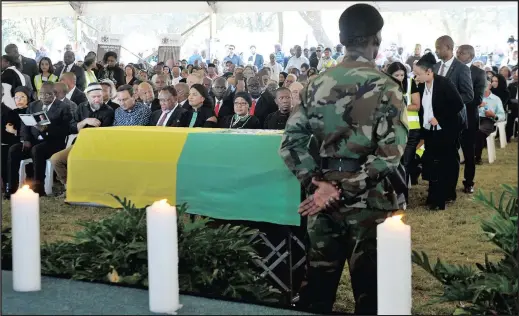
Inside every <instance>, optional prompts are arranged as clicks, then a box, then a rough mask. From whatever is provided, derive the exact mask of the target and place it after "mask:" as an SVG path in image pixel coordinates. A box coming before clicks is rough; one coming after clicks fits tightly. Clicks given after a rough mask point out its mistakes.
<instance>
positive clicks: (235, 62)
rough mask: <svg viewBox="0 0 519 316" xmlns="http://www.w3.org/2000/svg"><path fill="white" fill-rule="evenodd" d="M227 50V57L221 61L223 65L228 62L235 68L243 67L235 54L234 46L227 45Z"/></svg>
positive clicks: (241, 61)
mask: <svg viewBox="0 0 519 316" xmlns="http://www.w3.org/2000/svg"><path fill="white" fill-rule="evenodd" d="M227 50H228V51H229V55H227V56H226V57H225V58H224V59H223V63H224V64H225V63H226V62H228V61H230V62H231V63H233V65H235V66H243V60H241V58H240V56H238V55H236V54H235V50H236V47H235V46H234V45H229V46H228V47H227Z"/></svg>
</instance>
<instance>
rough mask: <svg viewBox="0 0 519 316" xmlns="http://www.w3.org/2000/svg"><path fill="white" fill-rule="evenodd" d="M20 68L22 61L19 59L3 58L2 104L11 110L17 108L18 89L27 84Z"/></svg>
mask: <svg viewBox="0 0 519 316" xmlns="http://www.w3.org/2000/svg"><path fill="white" fill-rule="evenodd" d="M18 68H20V61H19V60H18V59H17V58H14V57H11V56H7V55H3V56H2V86H3V87H4V96H3V97H2V102H3V103H5V105H7V106H8V107H9V108H11V109H15V108H16V106H15V101H14V93H15V90H16V88H18V87H23V86H24V85H25V84H26V82H25V78H24V77H23V75H22V73H21V72H20V71H19V70H18Z"/></svg>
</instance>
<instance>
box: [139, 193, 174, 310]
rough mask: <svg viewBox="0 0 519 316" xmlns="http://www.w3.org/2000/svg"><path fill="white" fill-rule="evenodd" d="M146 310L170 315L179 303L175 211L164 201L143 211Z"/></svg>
mask: <svg viewBox="0 0 519 316" xmlns="http://www.w3.org/2000/svg"><path fill="white" fill-rule="evenodd" d="M146 220H147V231H148V286H149V297H150V311H151V312H153V313H166V314H174V313H175V312H176V311H177V310H178V309H180V308H181V307H182V305H180V302H179V285H178V242H177V211H176V209H175V207H174V206H171V205H169V204H168V202H167V201H166V200H162V201H159V202H155V203H153V205H151V206H150V207H148V208H147V209H146Z"/></svg>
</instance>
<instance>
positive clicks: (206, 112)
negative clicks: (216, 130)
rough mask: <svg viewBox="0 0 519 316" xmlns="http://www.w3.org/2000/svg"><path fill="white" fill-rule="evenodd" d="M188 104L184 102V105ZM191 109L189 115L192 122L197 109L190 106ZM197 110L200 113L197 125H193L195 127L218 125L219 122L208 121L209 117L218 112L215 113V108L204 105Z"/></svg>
mask: <svg viewBox="0 0 519 316" xmlns="http://www.w3.org/2000/svg"><path fill="white" fill-rule="evenodd" d="M187 104H188V103H187V102H186V104H184V106H186V105H187ZM190 109H191V110H188V111H189V112H190V114H191V115H190V117H189V120H190V122H191V119H192V116H193V114H194V112H195V110H194V109H193V108H192V107H191V106H190ZM197 112H198V115H197V117H196V121H195V125H193V127H210V128H213V127H217V123H214V122H208V121H207V119H209V118H211V117H213V116H216V114H215V113H214V110H213V109H212V108H209V107H205V106H202V107H200V108H199V109H198V111H197ZM188 126H189V124H188Z"/></svg>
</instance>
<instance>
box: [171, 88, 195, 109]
mask: <svg viewBox="0 0 519 316" xmlns="http://www.w3.org/2000/svg"><path fill="white" fill-rule="evenodd" d="M175 90H177V102H178V104H179V105H180V106H181V107H182V108H184V109H186V110H191V105H189V101H188V100H187V98H188V97H189V86H188V85H187V83H185V82H180V83H178V84H176V85H175Z"/></svg>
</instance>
